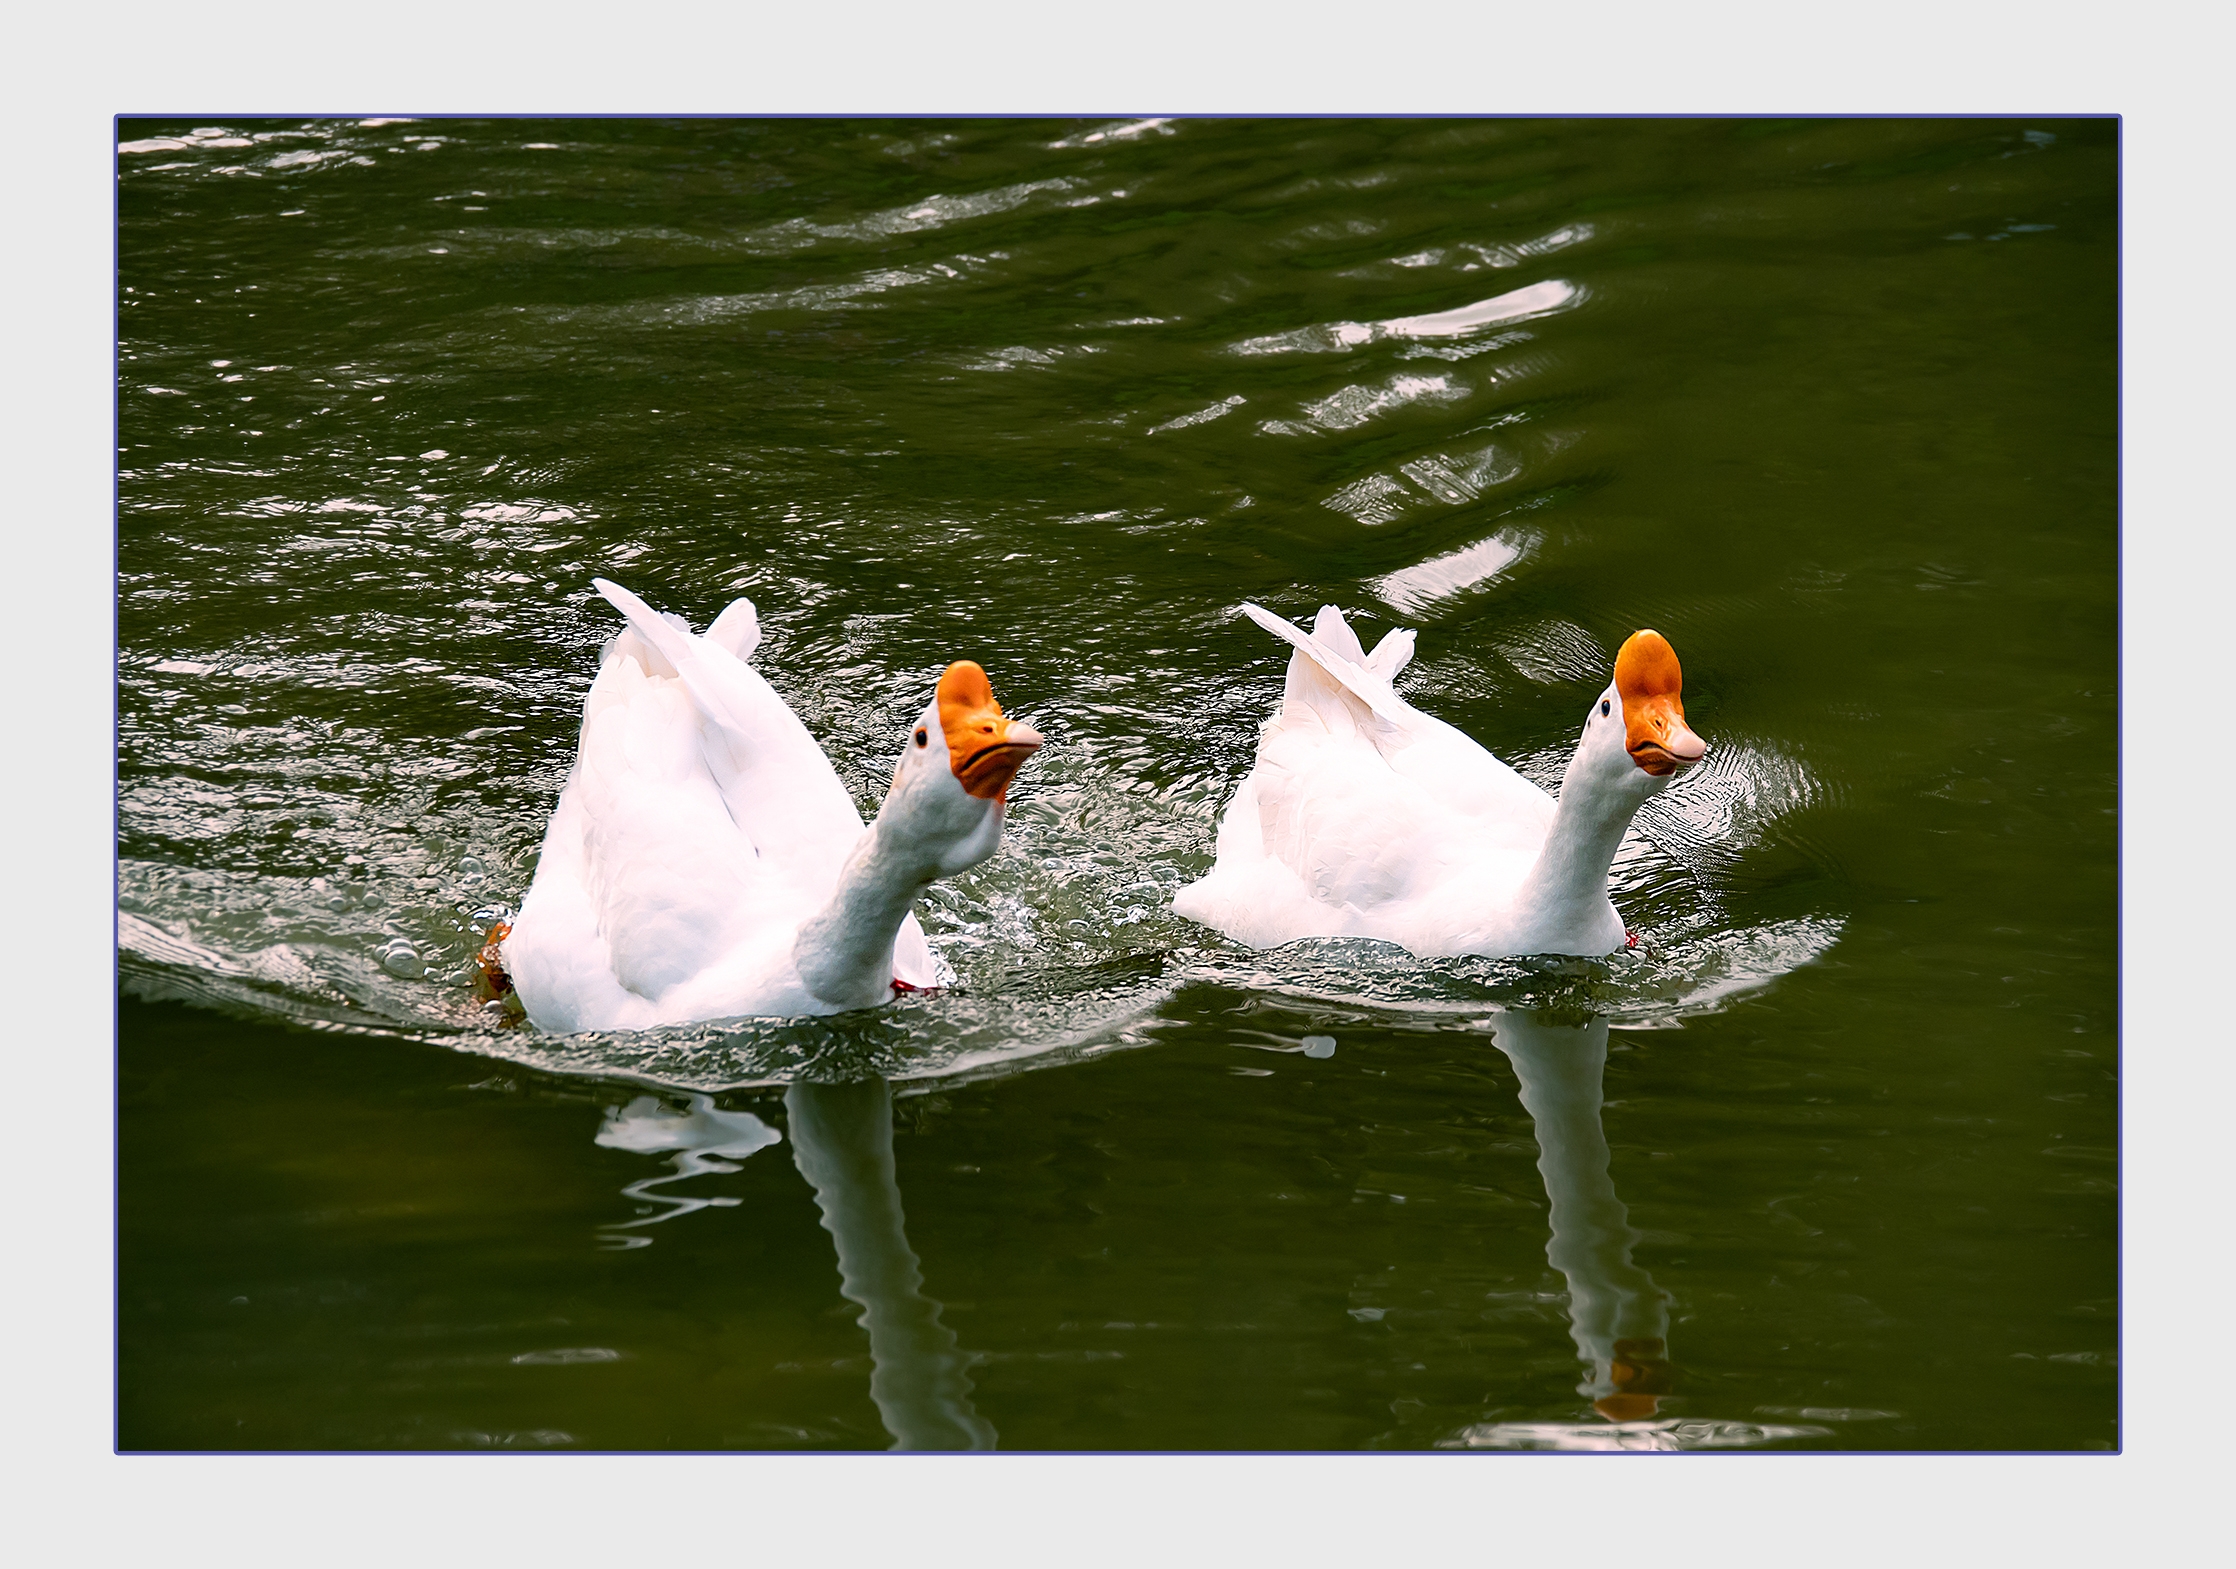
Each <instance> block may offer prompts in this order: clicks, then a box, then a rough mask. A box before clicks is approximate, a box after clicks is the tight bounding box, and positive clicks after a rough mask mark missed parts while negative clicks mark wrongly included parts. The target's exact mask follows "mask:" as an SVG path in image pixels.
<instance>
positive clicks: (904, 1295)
mask: <svg viewBox="0 0 2236 1569" xmlns="http://www.w3.org/2000/svg"><path fill="white" fill-rule="evenodd" d="M784 1110H785V1114H786V1116H787V1117H788V1118H789V1119H790V1121H791V1125H792V1158H793V1160H794V1161H795V1162H797V1163H798V1165H799V1168H800V1174H801V1175H802V1176H804V1177H806V1178H807V1180H808V1183H809V1185H810V1186H812V1187H813V1188H814V1189H815V1202H816V1204H817V1206H818V1207H819V1208H821V1210H822V1211H823V1228H824V1229H825V1230H826V1231H828V1232H830V1234H831V1236H832V1238H833V1239H834V1240H835V1241H836V1242H837V1244H838V1265H839V1290H840V1292H841V1293H843V1294H844V1295H845V1297H846V1298H847V1300H849V1301H851V1302H858V1303H860V1304H861V1306H862V1317H861V1320H860V1322H861V1324H862V1326H863V1327H864V1328H865V1329H867V1330H868V1331H869V1335H870V1399H871V1400H873V1401H875V1402H876V1404H877V1412H878V1415H879V1416H880V1417H881V1418H882V1419H883V1420H884V1422H885V1427H886V1430H887V1431H888V1432H890V1433H891V1434H892V1435H893V1447H894V1448H895V1449H991V1448H993V1447H994V1437H995V1435H994V1429H993V1425H992V1424H991V1423H989V1422H987V1421H986V1419H985V1418H984V1417H981V1416H980V1415H979V1414H978V1413H977V1411H975V1410H974V1409H972V1407H971V1402H970V1387H971V1385H970V1379H969V1378H968V1377H967V1376H966V1375H965V1372H964V1369H965V1368H966V1367H967V1366H968V1364H969V1362H970V1360H971V1359H970V1357H969V1356H968V1355H967V1354H966V1353H964V1352H961V1351H958V1350H957V1349H956V1345H955V1332H954V1331H953V1330H952V1329H949V1328H947V1327H946V1326H945V1325H944V1324H942V1323H941V1322H940V1321H939V1312H940V1308H939V1304H938V1303H937V1302H935V1301H933V1300H932V1299H931V1298H929V1297H927V1296H925V1295H924V1292H923V1285H924V1277H923V1274H922V1272H921V1271H920V1270H919V1269H918V1267H917V1261H916V1255H915V1254H914V1253H912V1252H910V1251H909V1246H908V1237H907V1236H906V1235H905V1234H904V1232H903V1231H902V1226H901V1190H900V1184H899V1183H898V1182H897V1181H896V1180H895V1179H894V1175H893V1096H892V1090H891V1088H890V1087H889V1086H888V1085H887V1084H886V1083H885V1081H884V1080H883V1079H870V1080H866V1081H863V1082H860V1083H854V1084H794V1085H793V1086H792V1087H791V1088H790V1089H788V1090H786V1091H785V1092H784Z"/></svg>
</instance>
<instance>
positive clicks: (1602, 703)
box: [1599, 697, 1611, 719]
mask: <svg viewBox="0 0 2236 1569" xmlns="http://www.w3.org/2000/svg"><path fill="white" fill-rule="evenodd" d="M1610 706H1611V705H1610V704H1609V703H1608V701H1607V699H1606V698H1604V697H1603V698H1601V699H1600V700H1599V717H1600V718H1602V719H1605V718H1606V717H1607V711H1608V709H1609V707H1610Z"/></svg>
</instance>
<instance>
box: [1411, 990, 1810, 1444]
mask: <svg viewBox="0 0 2236 1569" xmlns="http://www.w3.org/2000/svg"><path fill="white" fill-rule="evenodd" d="M1491 1028H1492V1032H1493V1039H1494V1041H1495V1042H1496V1044H1497V1046H1498V1049H1499V1050H1500V1051H1503V1052H1504V1053H1506V1055H1507V1057H1508V1059H1509V1060H1510V1061H1512V1063H1513V1064H1514V1075H1515V1077H1516V1078H1517V1079H1519V1080H1520V1081H1521V1087H1522V1105H1523V1107H1524V1109H1526V1110H1527V1111H1528V1112H1529V1114H1530V1120H1531V1121H1532V1122H1533V1123H1534V1124H1535V1125H1536V1132H1537V1148H1538V1160H1537V1169H1538V1171H1539V1173H1540V1174H1542V1175H1543V1177H1544V1178H1545V1197H1546V1199H1547V1200H1548V1201H1549V1202H1550V1204H1551V1221H1552V1236H1551V1237H1550V1238H1548V1239H1547V1240H1546V1243H1545V1257H1546V1259H1547V1260H1548V1261H1549V1262H1550V1263H1551V1264H1552V1266H1553V1267H1554V1268H1555V1269H1557V1270H1559V1271H1560V1272H1561V1273H1562V1274H1563V1275H1564V1276H1566V1277H1567V1279H1568V1317H1569V1333H1570V1334H1571V1335H1572V1336H1573V1337H1574V1338H1575V1341H1576V1351H1577V1354H1578V1355H1579V1356H1580V1357H1582V1358H1583V1360H1584V1361H1585V1362H1586V1363H1588V1364H1589V1365H1590V1367H1591V1375H1590V1376H1589V1377H1588V1378H1586V1379H1585V1380H1584V1381H1583V1382H1582V1383H1580V1384H1578V1385H1577V1386H1576V1388H1577V1392H1578V1393H1579V1394H1582V1395H1586V1396H1589V1397H1590V1399H1591V1402H1592V1409H1593V1410H1594V1411H1596V1412H1598V1413H1599V1415H1600V1416H1601V1417H1603V1418H1605V1421H1603V1422H1496V1423H1481V1424H1477V1425H1476V1426H1473V1427H1468V1428H1464V1429H1462V1430H1461V1431H1460V1432H1458V1433H1456V1434H1454V1435H1452V1436H1451V1437H1450V1438H1447V1439H1445V1440H1444V1441H1443V1445H1442V1447H1447V1448H1483V1449H1733V1448H1747V1447H1752V1446H1754V1445H1756V1444H1766V1443H1772V1442H1775V1441H1777V1440H1779V1439H1786V1438H1806V1437H1815V1436H1819V1435H1822V1434H1824V1433H1826V1432H1827V1431H1828V1430H1827V1429H1825V1428H1821V1427H1802V1426H1777V1425H1769V1424H1764V1423H1756V1422H1729V1421H1718V1420H1682V1421H1680V1420H1675V1419H1666V1418H1665V1419H1661V1420H1656V1418H1657V1417H1658V1416H1659V1413H1660V1409H1661V1403H1662V1401H1663V1400H1664V1399H1666V1398H1667V1397H1668V1395H1669V1394H1670V1391H1671V1368H1670V1362H1669V1293H1668V1292H1666V1291H1664V1290H1662V1288H1661V1287H1659V1286H1657V1285H1655V1284H1654V1277H1653V1276H1651V1275H1649V1274H1647V1273H1646V1271H1645V1270H1643V1269H1641V1268H1640V1267H1639V1266H1638V1265H1637V1264H1635V1263H1633V1262H1631V1256H1630V1250H1631V1248H1632V1246H1633V1245H1634V1244H1635V1243H1636V1242H1637V1241H1638V1233H1637V1232H1636V1231H1634V1230H1632V1229H1631V1224H1630V1212H1629V1211H1628V1210H1627V1209H1625V1208H1624V1207H1623V1201H1622V1200H1621V1199H1620V1198H1618V1197H1616V1195H1615V1179H1614V1177H1613V1175H1612V1174H1611V1173H1610V1172H1609V1170H1608V1163H1609V1162H1608V1152H1607V1135H1606V1132H1605V1131H1604V1130H1603V1129H1602V1127H1601V1125H1600V1118H1599V1111H1600V1101H1601V1094H1602V1091H1601V1080H1602V1076H1603V1075H1604V1073H1605V1071H1606V1068H1607V1020H1606V1019H1605V1018H1602V1017H1594V1018H1592V1019H1589V1020H1587V1021H1586V1022H1585V1023H1582V1024H1558V1023H1552V1022H1549V1021H1547V1020H1545V1019H1541V1018H1535V1017H1532V1016H1530V1015H1528V1014H1525V1013H1506V1012H1502V1013H1499V1014H1497V1015H1496V1016H1495V1017H1494V1020H1493V1022H1492V1026H1491Z"/></svg>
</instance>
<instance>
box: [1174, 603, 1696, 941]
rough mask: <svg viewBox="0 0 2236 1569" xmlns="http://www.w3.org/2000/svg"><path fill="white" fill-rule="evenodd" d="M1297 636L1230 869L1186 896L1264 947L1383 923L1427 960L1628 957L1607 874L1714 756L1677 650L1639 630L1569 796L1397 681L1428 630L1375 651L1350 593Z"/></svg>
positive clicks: (1232, 816) (1184, 909)
mask: <svg viewBox="0 0 2236 1569" xmlns="http://www.w3.org/2000/svg"><path fill="white" fill-rule="evenodd" d="M1242 608H1243V610H1244V612H1245V613H1246V614H1248V615H1249V617H1250V618H1251V619H1252V620H1253V621H1256V622H1257V623H1258V624H1259V625H1260V626H1262V627H1264V628H1265V629H1266V630H1267V631H1269V632H1272V633H1273V634H1274V635H1275V636H1277V637H1280V638H1283V639H1285V640H1286V641H1288V642H1289V643H1291V644H1293V645H1294V646H1295V648H1296V652H1295V653H1294V654H1293V655H1291V656H1290V659H1289V677H1288V685H1287V687H1286V689H1285V690H1284V691H1283V693H1282V697H1281V705H1280V707H1279V708H1277V709H1276V710H1275V711H1274V714H1273V716H1272V717H1271V718H1270V719H1268V720H1267V721H1266V724H1265V729H1264V731H1263V732H1262V733H1261V735H1260V736H1259V739H1258V757H1257V763H1256V766H1255V767H1253V768H1252V769H1251V771H1250V776H1249V777H1248V778H1247V779H1245V780H1243V782H1242V785H1241V787H1240V788H1239V789H1237V790H1236V791H1235V794H1234V799H1233V801H1231V802H1230V803H1229V804H1228V806H1227V813H1226V817H1225V818H1224V820H1223V821H1222V822H1221V823H1220V825H1219V843H1218V859H1217V861H1216V863H1215V864H1214V865H1213V866H1212V869H1211V872H1210V875H1208V876H1206V877H1205V878H1204V879H1203V880H1202V881H1200V882H1196V883H1192V884H1190V885H1189V886H1188V887H1186V888H1183V889H1181V890H1180V893H1179V894H1178V896H1177V897H1175V898H1174V900H1173V902H1172V907H1173V909H1174V910H1175V911H1176V912H1177V913H1179V914H1181V915H1183V916H1186V917H1187V918H1188V919H1190V920H1194V921H1201V922H1202V923H1203V924H1204V925H1206V926H1211V927H1216V928H1217V929H1218V930H1220V931H1222V932H1225V933H1226V934H1227V935H1228V936H1229V937H1232V938H1234V939H1235V940H1236V941H1238V942H1243V943H1247V944H1249V945H1250V946H1251V947H1253V948H1271V947H1274V946H1277V945H1278V944H1281V943H1285V942H1293V941H1295V940H1296V939H1298V938H1300V937H1377V938H1381V939H1382V940H1384V941H1386V942H1394V943H1398V944H1400V945H1402V946H1403V947H1405V948H1408V949H1410V950H1411V951H1412V952H1414V953H1416V954H1420V955H1423V956H1424V957H1431V956H1437V955H1448V954H1463V953H1474V954H1490V955H1506V954H1526V953H1567V954H1601V953H1610V952H1612V951H1614V950H1615V949H1617V948H1620V947H1622V946H1623V945H1624V943H1625V941H1626V940H1627V937H1628V934H1627V933H1626V932H1625V930H1624V928H1623V921H1622V917H1620V916H1619V915H1617V914H1616V913H1615V906H1614V904H1613V903H1612V902H1611V901H1610V900H1609V899H1608V897H1607V870H1608V867H1609V866H1610V865H1612V864H1613V862H1614V858H1615V850H1616V848H1617V846H1619V845H1620V844H1621V843H1622V838H1623V831H1624V830H1625V829H1626V828H1628V827H1629V826H1630V819H1631V814H1632V813H1634V812H1636V811H1637V810H1638V808H1639V806H1640V805H1641V804H1642V803H1643V802H1644V801H1645V800H1646V798H1647V797H1648V796H1650V795H1653V794H1654V793H1655V792H1657V791H1659V790H1662V789H1665V788H1667V787H1668V785H1669V782H1670V781H1671V780H1672V779H1673V778H1675V777H1676V776H1677V774H1678V773H1680V772H1682V771H1683V770H1685V769H1687V768H1690V767H1692V766H1693V765H1694V764H1695V763H1697V762H1699V761H1700V760H1701V759H1702V758H1703V757H1705V756H1707V754H1708V744H1707V743H1706V742H1705V741H1703V740H1701V738H1700V737H1699V736H1697V735H1695V734H1693V732H1692V731H1691V730H1690V729H1689V728H1688V727H1687V726H1686V724H1685V710H1684V705H1683V703H1682V702H1681V701H1680V700H1679V694H1680V688H1681V686H1682V674H1681V672H1680V671H1679V669H1678V665H1677V655H1676V651H1675V650H1673V649H1672V648H1671V647H1670V646H1669V641H1668V639H1666V638H1664V637H1663V636H1662V635H1661V634H1660V633H1659V632H1652V631H1646V632H1637V633H1633V634H1632V635H1631V637H1630V638H1629V640H1628V641H1626V642H1625V643H1624V644H1623V646H1622V650H1621V652H1620V653H1618V654H1617V655H1616V657H1615V679H1614V680H1613V681H1612V682H1610V683H1609V685H1608V687H1607V689H1606V691H1604V692H1603V693H1601V694H1600V696H1599V697H1598V698H1596V699H1594V700H1593V703H1592V709H1591V713H1590V714H1589V716H1588V717H1587V718H1586V719H1585V721H1584V733H1583V735H1582V736H1581V737H1580V738H1579V739H1578V741H1577V744H1576V755H1575V757H1573V758H1572V759H1570V761H1569V765H1568V772H1567V773H1566V775H1565V776H1563V778H1562V780H1561V793H1560V799H1559V800H1558V801H1557V802H1556V801H1555V800H1554V799H1553V797H1551V796H1549V795H1547V794H1546V793H1545V792H1544V791H1543V790H1541V789H1539V788H1538V787H1537V786H1536V785H1533V784H1531V783H1530V782H1529V781H1528V780H1527V779H1524V778H1523V777H1522V776H1521V775H1520V774H1517V773H1516V772H1514V770H1513V769H1511V768H1509V767H1507V766H1506V765H1505V764H1504V763H1502V762H1500V761H1499V760H1498V759H1497V758H1495V757H1493V756H1492V755H1491V754H1490V753H1489V752H1487V751H1485V750H1484V749H1483V748H1482V747H1481V746H1478V745H1477V744H1476V743H1475V742H1474V741H1472V740H1470V739H1469V738H1468V737H1467V736H1465V735H1463V734H1461V733H1460V732H1459V731H1458V730H1455V729H1453V728H1452V726H1450V725H1448V724H1446V723H1445V722H1444V721H1443V720H1441V719H1436V718H1432V717H1431V716H1430V715H1428V714H1424V713H1422V712H1421V711H1420V710H1419V709H1417V708H1415V707H1414V706H1413V705H1412V704H1411V703H1408V702H1407V701H1406V700H1405V699H1404V698H1402V697H1399V696H1398V695H1397V693H1396V692H1395V691H1394V690H1392V688H1391V685H1390V683H1391V680H1392V679H1393V678H1394V677H1395V676H1396V675H1397V673H1398V672H1399V671H1400V670H1402V669H1403V668H1404V667H1405V663H1406V661H1407V660H1409V659H1410V658H1412V657H1413V633H1412V632H1411V631H1410V630H1403V629H1401V630H1398V631H1394V632H1391V633H1390V634H1389V635H1388V636H1387V637H1385V638H1383V639H1382V641H1381V642H1380V643H1379V644H1377V645H1376V647H1375V650H1374V652H1373V653H1372V654H1368V653H1366V652H1365V651H1364V650H1363V649H1362V648H1361V647H1360V646H1359V639H1358V634H1356V633H1355V632H1353V631H1352V630H1351V628H1350V626H1349V624H1348V623H1346V622H1345V621H1344V619H1343V614H1342V612H1341V611H1339V610H1337V609H1336V607H1335V606H1333V605H1326V606H1323V607H1322V608H1321V610H1320V614H1319V618H1318V619H1317V620H1316V621H1315V622H1314V623H1313V627H1312V631H1311V632H1310V633H1309V634H1307V633H1305V632H1302V631H1300V630H1298V629H1297V628H1296V627H1295V626H1292V625H1291V624H1290V623H1289V622H1287V621H1285V620H1283V619H1282V618H1281V617H1279V616H1276V615H1273V614H1271V613H1270V612H1268V611H1265V610H1262V609H1260V608H1259V607H1258V606H1256V605H1247V604H1246V605H1244V606H1243V607H1242Z"/></svg>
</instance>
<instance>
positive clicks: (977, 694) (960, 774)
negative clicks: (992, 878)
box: [877, 659, 1041, 877]
mask: <svg viewBox="0 0 2236 1569" xmlns="http://www.w3.org/2000/svg"><path fill="white" fill-rule="evenodd" d="M1040 747H1041V736H1040V732H1039V731H1037V730H1035V729H1034V728H1033V727H1032V726H1030V725H1027V724H1020V723H1019V722H1018V721H1016V720H1014V719H1011V718H1009V717H1007V716H1006V715H1004V714H1003V713H1002V705H1001V704H999V703H997V702H995V701H994V688H993V686H992V684H991V683H990V682H988V681H987V679H986V672H985V671H984V670H982V669H980V668H979V667H978V666H977V665H976V664H974V663H972V662H971V661H970V660H968V659H962V660H957V661H956V662H955V663H954V664H952V665H949V666H948V667H947V669H946V671H945V673H943V674H942V675H941V676H940V678H939V686H938V688H937V689H936V690H935V691H934V692H933V693H932V700H931V701H930V702H929V703H927V704H925V705H924V711H923V712H922V713H921V714H918V715H917V716H916V724H915V726H914V727H913V728H912V729H911V730H910V732H909V737H908V742H907V744H906V745H905V746H903V747H902V748H901V761H900V766H899V767H898V768H896V769H895V770H894V771H893V787H892V788H891V789H890V790H888V791H886V793H885V805H884V806H883V807H882V808H881V809H880V810H879V812H878V814H877V821H878V829H879V833H880V835H881V836H883V835H891V836H894V837H895V838H896V839H897V840H898V841H900V842H905V843H908V844H911V845H913V846H915V847H918V848H920V849H921V850H922V851H923V852H925V853H926V854H927V855H928V857H929V859H930V861H931V864H932V866H933V868H934V871H933V875H934V876H938V877H952V876H953V875H954V874H955V873H957V872H960V871H963V870H965V869H966V868H968V867H972V866H976V865H977V864H978V863H979V862H980V861H983V860H985V859H986V857H988V856H989V855H992V854H993V853H994V849H995V846H997V845H998V844H1000V842H1001V834H1002V812H1003V808H1004V807H1005V806H1006V805H1007V804H1008V801H1009V782H1010V781H1011V780H1012V779H1014V778H1015V777H1016V776H1017V770H1018V769H1020V768H1022V767H1023V766H1024V765H1025V760H1026V759H1027V758H1029V757H1031V756H1032V755H1033V753H1035V752H1037V751H1039V750H1040Z"/></svg>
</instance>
